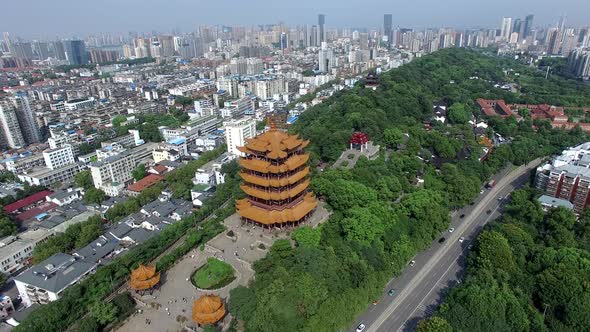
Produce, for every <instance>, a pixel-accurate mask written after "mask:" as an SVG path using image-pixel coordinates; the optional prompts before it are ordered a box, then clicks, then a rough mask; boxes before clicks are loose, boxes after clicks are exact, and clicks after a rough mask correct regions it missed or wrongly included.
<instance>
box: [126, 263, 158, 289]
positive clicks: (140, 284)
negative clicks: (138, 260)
mask: <svg viewBox="0 0 590 332" xmlns="http://www.w3.org/2000/svg"><path fill="white" fill-rule="evenodd" d="M158 282H160V273H159V272H156V266H155V265H148V266H145V265H143V264H140V265H139V267H138V268H137V269H135V270H131V281H130V282H129V284H130V286H131V288H133V289H135V290H143V289H149V288H152V287H154V286H155V285H156V284H158Z"/></svg>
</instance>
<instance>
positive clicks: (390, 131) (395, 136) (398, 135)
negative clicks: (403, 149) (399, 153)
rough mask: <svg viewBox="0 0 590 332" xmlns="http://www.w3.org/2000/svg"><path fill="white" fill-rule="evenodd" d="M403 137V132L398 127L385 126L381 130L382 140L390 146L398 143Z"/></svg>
mask: <svg viewBox="0 0 590 332" xmlns="http://www.w3.org/2000/svg"><path fill="white" fill-rule="evenodd" d="M403 138H404V133H403V132H402V131H401V130H400V129H398V128H387V129H385V130H384V131H383V142H384V143H385V145H387V146H388V147H390V148H393V147H396V146H397V145H398V144H400V143H401V142H402V141H403Z"/></svg>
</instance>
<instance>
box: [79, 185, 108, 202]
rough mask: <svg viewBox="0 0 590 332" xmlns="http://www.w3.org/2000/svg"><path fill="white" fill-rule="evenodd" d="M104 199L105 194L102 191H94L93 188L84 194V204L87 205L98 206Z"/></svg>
mask: <svg viewBox="0 0 590 332" xmlns="http://www.w3.org/2000/svg"><path fill="white" fill-rule="evenodd" d="M105 198H106V194H105V193H104V191H102V190H100V189H96V188H94V187H92V188H88V189H87V190H86V191H85V192H84V202H86V203H88V204H100V203H102V202H103V201H104V200H105Z"/></svg>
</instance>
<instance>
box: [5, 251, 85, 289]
mask: <svg viewBox="0 0 590 332" xmlns="http://www.w3.org/2000/svg"><path fill="white" fill-rule="evenodd" d="M95 267H96V264H95V263H93V262H89V261H86V260H83V259H77V258H76V257H74V256H71V255H68V254H62V253H57V254H54V255H53V256H51V257H49V258H47V259H46V260H44V261H43V262H41V263H39V264H37V265H35V266H33V267H32V268H30V269H28V270H27V271H25V272H23V273H22V274H20V275H19V276H17V277H15V278H14V279H15V280H16V281H20V282H22V283H24V284H28V285H31V286H34V287H38V288H41V289H45V290H47V291H49V292H52V293H59V292H61V291H63V290H64V289H66V288H67V287H68V286H69V285H71V284H72V283H74V282H76V281H77V280H78V279H80V278H81V277H82V276H84V275H85V274H87V273H88V272H90V271H91V270H92V269H94V268H95Z"/></svg>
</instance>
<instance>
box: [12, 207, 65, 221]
mask: <svg viewBox="0 0 590 332" xmlns="http://www.w3.org/2000/svg"><path fill="white" fill-rule="evenodd" d="M56 207H57V204H55V203H51V202H45V203H43V204H40V205H39V206H36V207H34V208H32V209H30V210H27V211H24V212H23V213H21V214H18V215H17V216H16V220H18V221H26V220H29V219H31V218H34V217H36V216H38V215H40V214H41V213H43V212H48V211H51V210H53V209H55V208H56Z"/></svg>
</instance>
